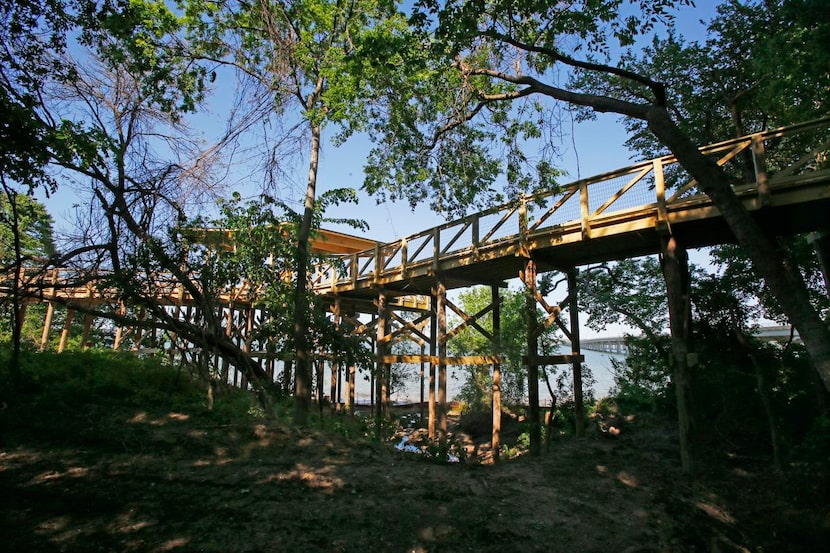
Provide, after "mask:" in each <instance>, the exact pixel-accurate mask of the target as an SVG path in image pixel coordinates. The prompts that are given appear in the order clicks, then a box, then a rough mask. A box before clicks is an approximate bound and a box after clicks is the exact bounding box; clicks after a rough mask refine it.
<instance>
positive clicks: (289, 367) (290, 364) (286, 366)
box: [282, 357, 294, 395]
mask: <svg viewBox="0 0 830 553" xmlns="http://www.w3.org/2000/svg"><path fill="white" fill-rule="evenodd" d="M292 374H294V358H293V357H289V358H287V359H284V360H283V362H282V389H283V391H284V392H285V393H286V395H288V394H290V393H291V375H292Z"/></svg>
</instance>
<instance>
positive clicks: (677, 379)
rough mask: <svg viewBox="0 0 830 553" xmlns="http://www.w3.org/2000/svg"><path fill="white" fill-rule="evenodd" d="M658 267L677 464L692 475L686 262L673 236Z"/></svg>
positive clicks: (666, 241)
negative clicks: (665, 314)
mask: <svg viewBox="0 0 830 553" xmlns="http://www.w3.org/2000/svg"><path fill="white" fill-rule="evenodd" d="M661 265H662V269H663V278H664V279H665V281H666V293H667V296H668V304H669V328H670V330H671V343H672V354H673V355H672V379H673V380H674V387H675V392H676V395H677V418H678V422H679V426H680V460H681V463H682V469H683V472H684V473H686V474H689V473H691V472H693V471H694V455H693V451H692V435H693V428H694V419H693V417H692V414H691V409H690V405H691V401H690V400H691V398H690V397H689V369H690V368H691V367H692V366H694V364H695V363H694V361H695V357H694V355H693V353H692V348H691V301H690V297H689V284H690V282H689V280H690V279H689V259H688V255H687V254H686V250H685V249H683V248H682V247H681V246H680V245H679V244H678V243H677V240H676V239H675V238H674V237H673V236H669V237H666V238H664V239H663V242H662V258H661Z"/></svg>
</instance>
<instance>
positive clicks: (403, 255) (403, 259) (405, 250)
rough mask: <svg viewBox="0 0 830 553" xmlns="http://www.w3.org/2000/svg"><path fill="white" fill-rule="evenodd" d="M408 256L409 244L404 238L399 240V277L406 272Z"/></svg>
mask: <svg viewBox="0 0 830 553" xmlns="http://www.w3.org/2000/svg"><path fill="white" fill-rule="evenodd" d="M408 256H409V243H408V242H407V241H406V238H401V277H403V276H404V273H405V272H406V264H407V257H408Z"/></svg>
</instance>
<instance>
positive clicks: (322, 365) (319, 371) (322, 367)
mask: <svg viewBox="0 0 830 553" xmlns="http://www.w3.org/2000/svg"><path fill="white" fill-rule="evenodd" d="M314 366H315V369H316V370H315V373H316V374H315V380H316V381H317V382H315V384H317V386H315V389H316V390H317V406H318V408H319V409H320V416H322V415H323V397H324V394H323V389H324V382H323V381H324V376H323V375H324V374H325V371H326V362H325V360H323V359H322V358H320V359H317V360H316V362H315V363H314Z"/></svg>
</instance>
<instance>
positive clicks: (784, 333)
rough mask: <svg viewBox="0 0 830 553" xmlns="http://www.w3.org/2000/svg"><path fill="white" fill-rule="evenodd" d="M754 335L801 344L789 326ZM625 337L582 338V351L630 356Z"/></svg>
mask: <svg viewBox="0 0 830 553" xmlns="http://www.w3.org/2000/svg"><path fill="white" fill-rule="evenodd" d="M752 335H753V336H755V337H756V338H758V339H759V340H763V341H765V342H786V341H788V340H789V339H790V337H792V339H793V341H794V342H800V341H801V338H799V336H798V333H796V332H794V331H793V329H792V327H791V326H789V325H775V326H764V327H761V328H758V329H756V330H754V331H753V332H752ZM625 338H626V337H625V336H611V337H606V338H588V339H585V338H582V339H581V340H580V341H579V345H580V347H581V348H582V349H586V350H590V351H601V352H603V353H612V354H617V355H628V346H627V345H626V344H625Z"/></svg>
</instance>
